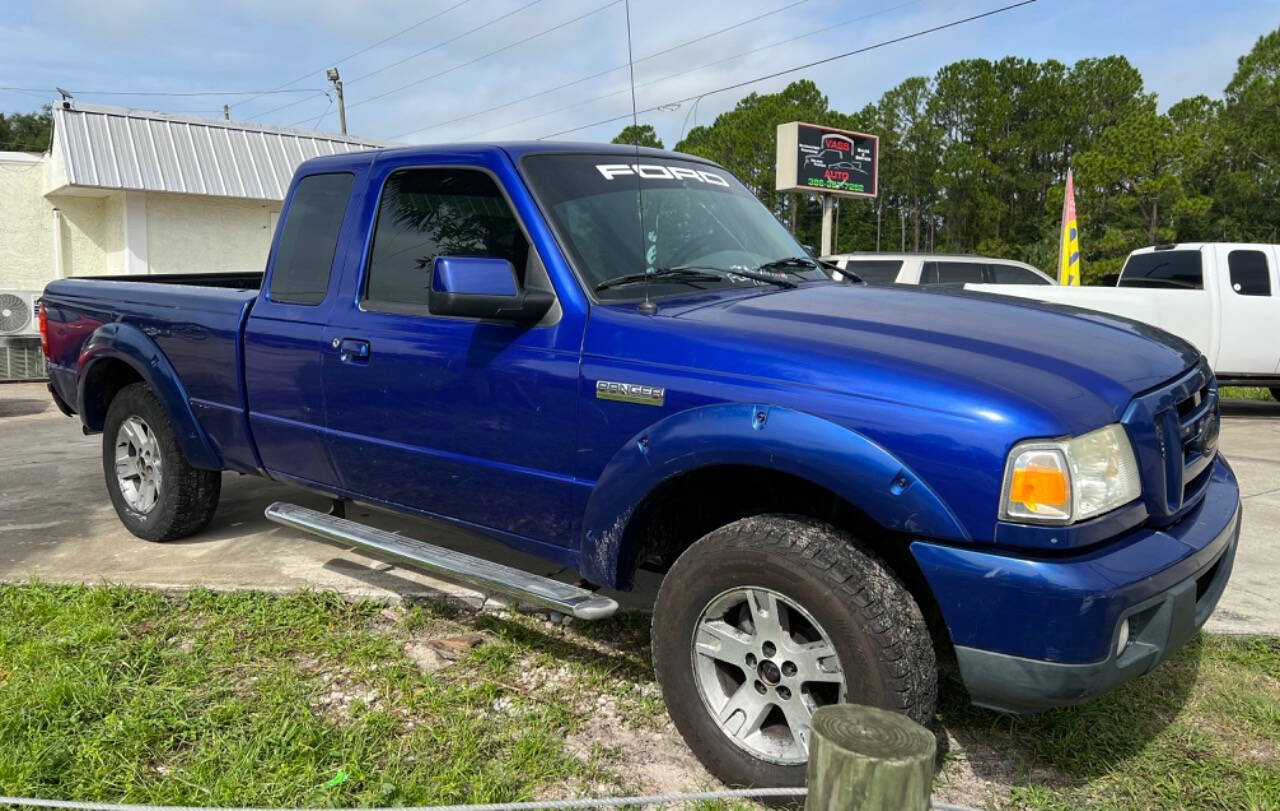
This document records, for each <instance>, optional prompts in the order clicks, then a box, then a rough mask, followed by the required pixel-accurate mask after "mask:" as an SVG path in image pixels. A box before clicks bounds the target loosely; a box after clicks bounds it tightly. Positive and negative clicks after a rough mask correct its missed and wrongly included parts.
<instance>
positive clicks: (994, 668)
mask: <svg viewBox="0 0 1280 811" xmlns="http://www.w3.org/2000/svg"><path fill="white" fill-rule="evenodd" d="M1240 514H1241V511H1240V508H1238V507H1237V508H1236V513H1235V517H1234V518H1233V519H1232V522H1231V524H1230V525H1229V526H1228V527H1227V528H1226V529H1225V530H1224V531H1223V534H1226V533H1230V534H1231V540H1230V542H1229V543H1228V544H1227V548H1226V549H1224V550H1223V552H1222V554H1221V555H1219V556H1218V557H1216V558H1215V559H1214V560H1213V561H1211V562H1210V563H1209V564H1208V565H1206V566H1204V567H1202V568H1201V569H1200V570H1199V571H1197V572H1196V573H1195V574H1194V575H1192V576H1191V577H1188V578H1187V579H1185V580H1183V581H1182V582H1180V583H1178V584H1177V585H1176V586H1174V587H1173V588H1171V589H1169V590H1168V591H1166V592H1164V593H1162V594H1158V595H1156V596H1155V597H1152V598H1151V599H1149V600H1145V601H1144V602H1141V603H1138V604H1137V605H1135V606H1133V607H1131V608H1129V609H1127V610H1126V611H1125V612H1124V614H1122V615H1121V617H1120V620H1118V621H1117V623H1116V628H1115V630H1114V631H1113V636H1112V640H1111V650H1112V653H1111V655H1110V656H1108V657H1107V658H1106V659H1103V660H1102V661H1099V662H1090V663H1087V664H1064V663H1061V662H1045V661H1041V660H1038V659H1024V658H1022V657H1019V656H1010V655H1009V654H1006V653H997V652H995V651H989V650H981V649H979V648H970V647H965V646H961V645H957V646H956V659H957V662H958V664H959V666H960V675H961V677H962V678H963V679H964V684H965V687H966V688H967V689H968V691H969V695H970V697H971V698H972V700H973V703H974V704H977V705H978V706H980V707H987V708H989V709H993V710H999V711H1002V712H1013V713H1027V712H1039V711H1041V710H1047V709H1052V708H1054V707H1066V706H1070V705H1072V704H1078V703H1080V702H1082V701H1087V700H1088V699H1090V698H1094V697H1096V696H1098V695H1101V694H1102V693H1105V692H1107V691H1108V690H1111V689H1112V688H1114V687H1117V686H1119V685H1121V684H1124V683H1125V682H1127V681H1132V680H1133V679H1136V678H1138V677H1139V676H1141V675H1143V674H1145V673H1148V672H1150V671H1151V669H1152V668H1154V667H1155V666H1156V665H1158V664H1160V663H1161V662H1163V661H1164V660H1165V659H1167V658H1168V657H1169V656H1170V655H1171V654H1172V653H1173V652H1174V651H1176V650H1177V649H1178V648H1180V647H1182V645H1184V644H1186V643H1187V642H1188V641H1189V640H1190V639H1191V638H1192V637H1194V636H1195V634H1196V632H1197V631H1198V630H1199V629H1200V627H1201V626H1202V625H1204V623H1205V621H1206V620H1208V619H1209V615H1210V614H1212V613H1213V610H1214V608H1215V607H1216V606H1217V604H1218V600H1219V598H1221V597H1222V592H1223V590H1224V589H1225V588H1226V586H1227V580H1228V579H1229V578H1230V577H1231V567H1232V565H1233V564H1234V562H1235V555H1236V544H1237V543H1238V542H1239V539H1240ZM1219 537H1221V536H1219ZM1203 577H1208V578H1210V579H1209V580H1208V581H1207V582H1202V581H1201V578H1203ZM1197 592H1199V599H1197ZM1123 620H1130V637H1129V644H1128V645H1127V646H1126V647H1125V649H1124V651H1123V652H1121V653H1120V654H1119V655H1116V654H1115V647H1116V644H1117V642H1118V637H1119V628H1120V625H1119V623H1120V622H1121V621H1123Z"/></svg>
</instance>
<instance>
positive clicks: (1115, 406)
mask: <svg viewBox="0 0 1280 811" xmlns="http://www.w3.org/2000/svg"><path fill="white" fill-rule="evenodd" d="M40 322H41V329H42V333H43V335H44V338H45V348H46V352H47V354H48V359H49V371H50V377H51V381H52V382H51V391H52V394H53V397H54V399H55V400H56V402H57V404H58V405H59V407H60V408H61V409H62V410H63V411H65V412H66V413H67V414H68V415H71V414H77V415H79V418H80V420H81V421H82V422H83V424H84V429H85V431H86V432H87V433H93V432H101V433H102V434H103V446H102V453H103V456H102V460H103V470H104V472H105V477H106V486H107V491H108V493H109V495H110V498H111V501H112V502H113V504H114V505H115V508H116V511H117V512H118V514H119V516H120V520H121V521H123V522H124V524H125V526H127V527H128V528H129V529H130V530H131V531H132V532H133V533H134V534H136V535H138V536H139V537H141V538H144V539H147V540H151V541H166V540H171V539H174V538H180V537H183V536H187V535H190V534H192V533H195V532H198V531H200V530H201V528H203V527H204V526H206V525H207V524H208V523H209V521H210V520H211V519H212V518H213V516H214V512H215V510H216V507H217V503H218V495H219V485H220V481H221V477H222V475H223V472H224V471H234V472H237V473H241V474H250V475H257V476H263V477H267V478H270V479H274V480H276V481H280V482H289V483H292V484H296V485H297V486H299V487H302V488H307V489H309V490H312V491H316V492H319V493H323V494H326V495H328V496H329V497H331V498H333V499H335V502H334V504H335V510H334V511H332V512H330V513H321V512H319V511H313V510H307V509H303V508H301V507H298V506H296V505H290V504H283V503H277V504H273V505H272V506H271V507H270V508H269V509H268V517H269V518H271V519H272V520H275V521H278V522H280V523H283V524H287V525H290V526H296V527H299V528H302V529H305V530H307V531H309V532H313V533H316V534H318V535H321V536H325V537H330V538H337V539H341V540H343V541H345V542H349V543H351V544H353V545H355V546H358V547H360V548H362V549H367V550H370V551H371V552H372V553H374V554H381V555H385V556H387V557H388V558H389V559H392V560H398V561H401V562H405V563H408V564H410V565H416V566H420V567H422V568H424V569H426V570H428V571H434V572H440V573H444V574H448V575H453V576H456V577H458V578H460V579H462V580H464V581H468V582H473V583H478V584H481V585H484V586H485V587H488V588H492V589H495V590H497V591H501V592H506V593H509V594H514V595H516V596H518V597H520V598H522V599H527V600H529V601H530V602H533V603H535V604H539V605H545V606H553V607H558V608H559V609H560V610H563V611H565V612H566V613H570V614H573V615H576V616H579V617H583V618H587V619H590V618H595V617H600V616H605V615H607V614H609V613H610V612H611V611H612V610H614V608H616V603H614V601H613V600H611V599H609V598H608V597H607V596H605V595H603V594H600V593H597V591H596V588H597V587H601V586H607V587H612V588H615V589H625V588H627V587H629V586H630V584H631V583H632V580H633V576H634V574H635V572H636V571H637V569H638V568H641V567H644V568H646V569H654V570H658V571H661V572H663V573H665V574H664V577H663V580H662V584H661V587H660V589H659V592H658V595H657V602H656V605H655V608H654V615H653V659H654V664H655V668H656V672H657V676H658V679H659V681H660V683H661V686H662V690H663V694H664V697H665V699H666V701H667V704H668V707H669V709H670V711H671V715H672V718H673V719H674V720H675V723H676V725H677V726H678V727H679V729H680V731H681V732H682V733H683V735H684V737H685V739H686V740H687V741H688V743H689V745H690V747H692V749H693V750H694V751H695V752H696V753H697V755H698V756H699V757H700V758H701V759H702V760H703V761H704V762H705V763H706V765H707V766H708V767H709V768H710V769H711V771H712V772H713V773H714V774H716V775H717V776H719V777H720V778H722V779H724V780H725V781H727V782H729V783H734V784H755V785H791V784H797V783H800V782H801V781H802V780H803V774H804V762H805V759H806V755H807V750H808V735H809V719H810V717H811V715H812V713H813V712H814V710H815V709H816V708H817V707H820V706H823V705H826V704H830V703H833V702H840V701H855V702H859V703H864V704H872V705H878V706H883V707H889V708H893V709H896V710H899V711H901V712H904V713H907V714H908V715H909V716H911V717H912V718H914V719H916V720H918V721H921V722H926V723H927V722H929V721H930V719H931V718H932V716H933V713H934V709H935V701H936V696H937V685H938V670H939V666H940V665H944V664H946V663H953V664H954V665H955V666H956V667H957V668H958V672H959V675H960V677H961V679H962V680H963V683H964V685H965V687H966V689H967V690H968V692H969V694H970V695H971V696H972V699H973V701H975V702H976V703H978V704H981V705H984V706H988V707H992V708H997V709H1001V710H1007V711H1014V712H1025V711H1033V710H1040V709H1045V708H1050V707H1055V706H1062V705H1066V704H1070V703H1073V702H1078V701H1081V700H1083V699H1085V698H1088V697H1090V696H1094V695H1097V694H1099V693H1101V692H1103V691H1106V690H1108V689H1110V688H1112V687H1115V686H1116V685H1118V684H1120V683H1122V682H1124V681H1127V680H1129V679H1132V678H1135V677H1137V676H1139V675H1141V674H1143V673H1146V672H1148V671H1149V670H1151V669H1152V668H1153V667H1155V666H1156V665H1157V664H1158V663H1159V662H1160V661H1161V660H1163V659H1164V658H1166V657H1167V656H1169V654H1170V653H1171V652H1172V651H1174V650H1175V649H1177V648H1178V647H1179V646H1180V645H1182V644H1183V643H1185V642H1186V641H1187V640H1188V639H1190V638H1191V637H1192V636H1193V635H1194V634H1195V633H1196V631H1197V629H1198V628H1199V627H1200V626H1201V625H1202V624H1203V623H1204V622H1205V620H1206V618H1207V617H1208V615H1209V614H1210V612H1211V611H1212V610H1213V608H1214V606H1215V604H1216V603H1217V601H1218V598H1219V596H1220V595H1221V594H1222V591H1223V588H1224V587H1225V585H1226V582H1227V579H1228V577H1229V575H1230V572H1231V565H1232V560H1233V557H1234V552H1235V545H1236V542H1237V537H1238V534H1239V524H1240V496H1239V489H1238V487H1237V484H1236V480H1235V477H1234V475H1233V474H1232V471H1231V468H1230V467H1229V466H1228V465H1227V462H1226V461H1225V460H1224V459H1223V458H1222V456H1221V455H1220V454H1219V453H1218V450H1217V437H1218V421H1219V406H1218V391H1217V383H1216V381H1215V379H1214V376H1213V374H1212V372H1211V371H1210V369H1209V368H1208V366H1207V365H1206V363H1205V361H1204V359H1203V358H1202V357H1201V356H1200V355H1199V353H1197V352H1196V351H1195V350H1194V349H1192V348H1191V346H1190V345H1188V344H1186V343H1184V342H1182V341H1180V340H1178V339H1176V338H1173V337H1171V336H1169V335H1167V334H1165V333H1163V332H1160V331H1159V330H1155V329H1153V328H1150V327H1146V326H1143V325H1141V324H1138V323H1136V322H1132V321H1127V320H1122V319H1118V318H1114V317H1110V316H1104V315H1099V314H1091V313H1087V312H1084V311H1076V310H1066V309H1062V308H1053V307H1051V306H1049V305H1041V304H1035V303H1031V302H1024V301H1017V300H1012V299H1008V298H997V297H984V296H982V295H976V294H965V293H962V292H956V291H937V290H930V289H889V288H877V287H867V286H865V285H862V284H860V283H857V281H856V280H851V279H849V278H847V277H844V278H842V279H840V280H835V279H833V278H832V277H831V276H830V275H829V274H828V272H827V271H826V269H825V268H824V267H822V266H821V265H820V264H819V263H818V262H816V261H814V260H812V259H810V258H808V257H807V256H806V255H805V253H804V251H803V249H802V248H801V246H800V245H799V244H797V243H796V241H795V240H794V239H793V238H792V236H791V235H790V234H789V233H788V232H787V231H786V229H784V228H783V227H782V226H781V225H780V224H779V223H778V222H777V221H776V220H775V219H774V217H773V216H772V215H771V214H770V213H769V212H768V211H767V210H766V209H765V208H764V207H763V206H762V205H761V204H760V203H759V202H758V201H757V200H756V199H755V198H754V197H753V196H752V195H751V194H750V193H749V192H748V191H747V190H746V189H745V188H744V187H743V185H742V184H741V183H739V182H738V181H737V180H736V179H735V178H734V177H733V176H732V175H730V174H729V173H728V172H727V171H725V170H724V169H723V168H721V167H720V166H718V165H716V164H714V163H710V162H707V161H704V160H701V159H698V158H693V157H690V156H686V155H679V154H674V153H670V152H662V151H655V150H634V149H631V148H623V147H613V146H603V145H599V144H551V143H531V144H503V145H475V144H468V145H459V146H444V147H414V148H403V149H388V150H383V151H369V152H362V153H354V154H347V155H335V156H332V157H323V158H318V159H315V160H311V161H307V162H306V163H304V164H303V165H302V166H301V167H300V169H299V170H298V172H297V175H296V177H295V178H294V180H293V183H292V186H291V188H290V190H289V195H288V198H287V201H286V203H285V206H284V209H283V211H282V214H281V219H280V226H279V229H278V231H277V233H276V235H275V237H274V242H273V244H272V247H271V252H270V258H269V261H268V264H267V267H266V270H265V273H263V274H223V275H194V274H187V275H179V276H151V277H145V278H137V277H133V278H127V277H126V278H116V279H106V280H104V279H88V278H85V279H67V280H62V281H56V282H53V283H52V284H50V285H49V286H48V288H47V289H46V290H45V293H44V297H43V306H42V310H41V316H40ZM345 500H358V501H360V502H363V503H367V504H371V505H376V506H379V507H384V508H389V509H392V510H398V511H401V512H405V513H410V514H414V515H418V516H422V517H424V518H429V519H434V520H443V521H447V522H451V523H453V524H455V525H460V526H462V527H465V528H469V529H471V530H475V531H477V532H479V533H483V534H484V535H487V536H490V537H493V538H496V539H498V540H499V541H502V542H504V543H506V544H508V545H510V546H511V547H515V548H517V549H519V550H522V551H524V552H528V553H532V554H535V555H539V556H541V557H543V558H545V559H547V560H549V561H555V562H557V563H560V564H563V565H565V566H568V567H575V568H576V569H577V570H578V571H579V572H580V573H581V575H582V581H581V582H580V583H579V584H576V585H573V584H568V583H561V582H555V581H550V580H546V579H544V578H541V577H537V576H534V575H532V574H528V573H525V572H521V571H518V570H515V569H512V568H510V567H507V566H504V565H502V564H501V563H500V562H494V561H488V560H481V559H479V558H475V557H472V556H469V555H466V554H462V553H460V552H458V551H456V550H446V549H441V548H439V547H435V546H432V545H430V544H427V543H424V542H422V541H419V540H416V539H411V538H405V537H402V536H399V535H390V534H388V533H383V532H380V531H378V530H377V529H375V528H372V527H368V526H366V525H362V524H359V523H356V522H354V521H349V520H347V519H346V518H345V517H343V516H342V515H341V514H340V513H341V510H340V507H341V506H342V504H343V503H344V502H345Z"/></svg>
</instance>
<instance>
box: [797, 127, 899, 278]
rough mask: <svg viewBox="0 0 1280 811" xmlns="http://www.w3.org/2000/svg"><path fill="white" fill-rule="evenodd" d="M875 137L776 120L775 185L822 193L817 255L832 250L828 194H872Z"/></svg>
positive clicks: (875, 174) (831, 196) (831, 211)
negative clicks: (819, 252)
mask: <svg viewBox="0 0 1280 811" xmlns="http://www.w3.org/2000/svg"><path fill="white" fill-rule="evenodd" d="M879 170H880V139H879V138H878V137H876V136H874V135H867V134H866V133H861V132H850V131H848V130H837V129H832V128H830V127H819V126H817V125H816V124H804V123H801V122H799V121H791V122H788V123H786V124H779V125H778V157H777V166H776V176H777V183H776V184H775V186H776V188H777V190H778V191H807V192H816V193H817V194H818V195H819V196H820V197H821V199H822V255H823V256H827V255H829V254H831V253H832V252H833V251H834V250H835V246H833V245H832V244H831V234H832V231H833V225H834V220H835V199H834V195H839V196H841V197H875V196H876V193H877V192H878V179H879Z"/></svg>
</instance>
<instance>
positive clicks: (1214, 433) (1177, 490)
mask: <svg viewBox="0 0 1280 811" xmlns="http://www.w3.org/2000/svg"><path fill="white" fill-rule="evenodd" d="M1219 419H1220V411H1219V406H1218V383H1217V381H1216V380H1215V379H1214V377H1213V373H1212V372H1211V371H1209V368H1208V365H1207V364H1205V363H1204V362H1203V361H1201V363H1200V364H1199V365H1197V366H1196V367H1195V368H1194V369H1192V370H1191V371H1190V372H1188V373H1187V374H1185V375H1183V376H1182V377H1180V378H1178V379H1177V380H1175V381H1174V382H1172V383H1169V384H1167V385H1165V386H1162V387H1160V388H1158V389H1156V390H1154V391H1152V392H1148V393H1147V394H1144V395H1141V396H1139V397H1138V398H1136V399H1135V400H1134V402H1133V404H1132V405H1131V406H1130V407H1129V410H1128V412H1126V414H1125V420H1124V422H1125V425H1126V427H1127V428H1128V429H1129V433H1130V436H1131V437H1133V439H1134V444H1135V446H1136V450H1137V452H1138V457H1139V466H1140V467H1141V468H1142V474H1143V475H1142V478H1143V491H1144V494H1145V497H1146V500H1147V511H1148V512H1149V513H1150V515H1151V517H1152V518H1153V519H1155V520H1157V521H1161V520H1164V521H1172V520H1176V519H1177V518H1179V517H1181V515H1182V514H1183V513H1185V512H1186V511H1187V510H1189V509H1191V508H1192V507H1193V506H1195V505H1196V504H1197V503H1199V501H1200V499H1201V498H1202V497H1203V495H1204V491H1205V489H1206V488H1207V487H1208V485H1209V477H1210V474H1211V473H1212V468H1213V460H1214V457H1215V456H1216V455H1217V450H1218V426H1219Z"/></svg>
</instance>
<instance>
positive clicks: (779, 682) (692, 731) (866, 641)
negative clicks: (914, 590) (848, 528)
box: [653, 515, 938, 786]
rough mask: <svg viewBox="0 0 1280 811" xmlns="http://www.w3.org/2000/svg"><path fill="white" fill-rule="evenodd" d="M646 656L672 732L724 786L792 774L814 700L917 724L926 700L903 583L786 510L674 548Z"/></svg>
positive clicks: (913, 612) (852, 546)
mask: <svg viewBox="0 0 1280 811" xmlns="http://www.w3.org/2000/svg"><path fill="white" fill-rule="evenodd" d="M653 661H654V670H655V672H656V674H657V677H658V682H659V684H660V685H661V687H662V694H663V698H664V699H665V700H666V703H667V709H668V711H669V712H670V714H671V718H672V720H673V721H674V722H675V725H676V727H677V728H678V729H679V730H680V734H681V735H682V736H684V739H685V742H686V743H687V744H688V745H689V748H690V749H692V750H693V752H694V754H695V755H697V756H698V759H699V760H701V761H702V763H703V765H705V766H706V767H707V769H708V770H710V772H711V773H712V774H714V775H715V776H716V777H718V778H720V779H721V780H723V781H724V782H725V783H728V784H729V785H735V786H753V785H754V786H801V785H804V777H805V763H806V761H807V758H808V735H809V728H808V720H809V718H810V717H811V715H812V712H813V711H814V710H815V709H816V708H817V707H820V706H824V705H826V704H831V703H837V702H845V701H851V702H855V703H858V704H869V705H872V706H876V707H882V708H885V709H889V710H895V711H898V712H902V713H905V714H906V715H908V716H909V717H910V718H912V719H913V720H915V721H917V722H919V723H928V722H929V721H930V720H931V719H932V718H933V712H934V708H935V705H936V702H937V686H938V672H937V663H936V660H935V656H934V650H933V643H932V640H931V638H930V636H929V631H928V628H927V626H926V624H925V620H924V616H923V615H922V613H921V611H920V608H919V606H917V605H916V602H915V600H914V599H913V598H912V597H911V595H910V593H909V592H908V591H907V589H906V588H905V587H904V586H903V585H902V583H901V582H900V581H899V580H898V579H897V578H896V577H895V576H894V574H893V573H892V572H891V571H890V570H889V569H888V567H886V566H885V565H884V564H883V563H881V562H880V561H879V560H878V559H877V558H875V557H874V556H872V555H871V554H869V553H867V552H865V551H863V550H862V549H860V548H859V546H858V544H857V542H856V541H855V540H854V539H853V538H852V537H851V536H849V535H847V534H846V533H844V532H842V531H840V530H838V529H836V528H835V527H832V526H830V525H828V524H824V523H821V522H818V521H814V520H812V519H809V518H804V517H800V516H784V515H763V516H755V517H751V518H744V519H741V520H739V521H735V522H733V523H732V524H729V525H727V526H725V527H721V528H720V529H718V530H715V531H714V532H712V533H710V534H708V535H707V536H705V537H704V538H702V539H701V540H699V541H698V542H697V543H695V544H693V545H692V546H691V547H689V548H688V549H687V550H685V552H684V553H683V554H682V555H681V556H680V558H679V559H678V560H677V561H676V563H675V565H674V566H672V568H671V571H670V572H669V573H668V574H667V576H666V578H665V579H664V580H663V582H662V586H661V588H660V589H659V592H658V600H657V605H656V607H655V609H654V614H653Z"/></svg>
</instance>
